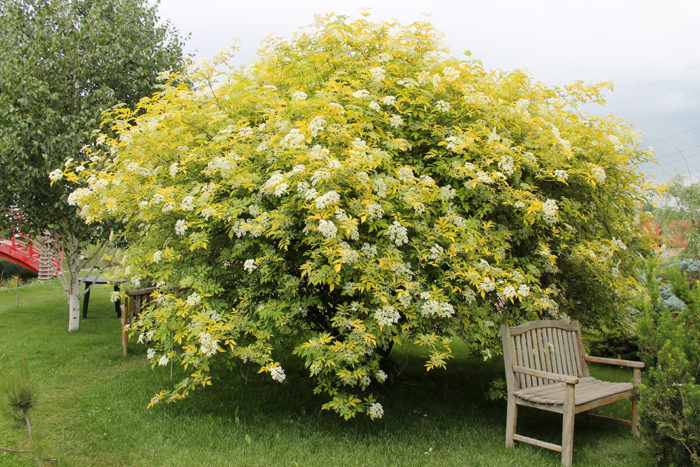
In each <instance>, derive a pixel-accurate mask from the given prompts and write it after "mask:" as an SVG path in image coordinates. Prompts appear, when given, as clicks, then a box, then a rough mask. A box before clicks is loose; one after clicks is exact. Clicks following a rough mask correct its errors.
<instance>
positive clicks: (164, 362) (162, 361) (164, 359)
mask: <svg viewBox="0 0 700 467" xmlns="http://www.w3.org/2000/svg"><path fill="white" fill-rule="evenodd" d="M168 362H170V359H169V358H168V357H166V356H165V355H163V356H161V357H160V360H158V366H165V365H167V364H168Z"/></svg>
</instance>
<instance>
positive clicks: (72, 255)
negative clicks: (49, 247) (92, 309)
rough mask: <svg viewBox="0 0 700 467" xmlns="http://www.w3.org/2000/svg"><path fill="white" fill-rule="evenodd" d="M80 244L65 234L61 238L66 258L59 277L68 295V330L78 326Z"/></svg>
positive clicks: (75, 329) (71, 330)
mask: <svg viewBox="0 0 700 467" xmlns="http://www.w3.org/2000/svg"><path fill="white" fill-rule="evenodd" d="M80 246H81V245H80V244H79V242H78V240H77V239H76V238H75V237H73V236H71V235H66V238H64V240H63V248H64V249H63V251H64V255H65V258H66V268H65V270H64V271H63V273H62V274H61V275H59V276H58V277H59V279H60V281H61V285H62V286H63V290H64V292H65V293H66V295H67V296H68V331H69V332H73V331H77V330H78V328H79V327H80V283H79V282H78V277H79V273H80V267H81V261H80V250H81V248H80Z"/></svg>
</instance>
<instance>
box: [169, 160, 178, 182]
mask: <svg viewBox="0 0 700 467" xmlns="http://www.w3.org/2000/svg"><path fill="white" fill-rule="evenodd" d="M177 170H178V164H177V162H173V163H172V164H170V168H169V169H168V172H170V176H171V177H172V178H175V176H176V175H177Z"/></svg>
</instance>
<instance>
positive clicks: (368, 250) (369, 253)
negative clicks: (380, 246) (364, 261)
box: [360, 243, 377, 258]
mask: <svg viewBox="0 0 700 467" xmlns="http://www.w3.org/2000/svg"><path fill="white" fill-rule="evenodd" d="M360 251H361V252H362V254H363V255H365V256H366V257H368V258H374V257H375V256H377V246H376V245H370V244H369V243H364V244H362V248H360Z"/></svg>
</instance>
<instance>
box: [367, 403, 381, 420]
mask: <svg viewBox="0 0 700 467" xmlns="http://www.w3.org/2000/svg"><path fill="white" fill-rule="evenodd" d="M369 416H370V418H372V419H375V418H382V417H383V416H384V407H382V404H380V403H379V402H375V403H374V404H372V405H370V406H369Z"/></svg>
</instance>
